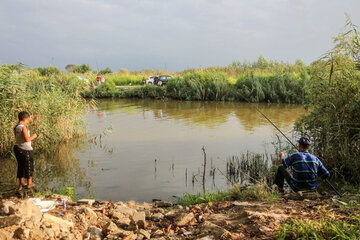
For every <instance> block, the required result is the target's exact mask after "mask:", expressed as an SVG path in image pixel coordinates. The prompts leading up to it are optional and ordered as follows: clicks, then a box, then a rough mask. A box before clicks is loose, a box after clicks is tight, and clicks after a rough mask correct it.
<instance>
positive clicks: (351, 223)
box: [276, 215, 360, 240]
mask: <svg viewBox="0 0 360 240" xmlns="http://www.w3.org/2000/svg"><path fill="white" fill-rule="evenodd" d="M276 235H277V239H319V240H321V239H324V240H325V239H359V238H360V216H359V215H354V216H352V217H351V218H349V219H344V220H342V219H338V218H336V217H335V216H330V217H328V218H326V219H321V220H296V219H291V220H290V222H288V223H287V224H285V225H283V226H282V227H281V230H280V231H278V232H277V233H276Z"/></svg>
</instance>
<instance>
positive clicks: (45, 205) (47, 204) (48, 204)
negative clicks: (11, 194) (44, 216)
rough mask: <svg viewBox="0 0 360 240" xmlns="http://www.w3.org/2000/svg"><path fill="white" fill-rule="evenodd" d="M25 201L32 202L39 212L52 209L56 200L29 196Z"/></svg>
mask: <svg viewBox="0 0 360 240" xmlns="http://www.w3.org/2000/svg"><path fill="white" fill-rule="evenodd" d="M25 201H29V202H32V203H34V204H35V206H37V207H38V208H39V209H40V211H41V212H47V211H50V210H53V209H54V208H55V207H56V201H41V199H40V198H29V199H27V200H25Z"/></svg>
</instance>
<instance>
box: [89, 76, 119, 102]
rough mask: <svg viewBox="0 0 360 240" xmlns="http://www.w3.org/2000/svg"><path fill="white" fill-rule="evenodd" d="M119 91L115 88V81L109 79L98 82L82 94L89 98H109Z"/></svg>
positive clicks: (116, 94)
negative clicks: (97, 84) (98, 83)
mask: <svg viewBox="0 0 360 240" xmlns="http://www.w3.org/2000/svg"><path fill="white" fill-rule="evenodd" d="M118 94H119V91H118V90H117V89H116V86H115V83H114V82H113V81H111V80H109V79H107V80H106V81H105V83H102V84H100V85H99V86H97V87H95V88H94V89H92V90H90V91H86V92H85V93H84V94H83V96H84V97H90V98H109V97H115V96H118Z"/></svg>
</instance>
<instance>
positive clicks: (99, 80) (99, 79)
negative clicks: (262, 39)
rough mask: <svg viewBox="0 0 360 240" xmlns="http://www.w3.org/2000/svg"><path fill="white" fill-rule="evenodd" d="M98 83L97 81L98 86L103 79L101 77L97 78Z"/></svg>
mask: <svg viewBox="0 0 360 240" xmlns="http://www.w3.org/2000/svg"><path fill="white" fill-rule="evenodd" d="M96 81H97V84H98V85H100V83H101V77H100V76H99V75H98V76H97V77H96Z"/></svg>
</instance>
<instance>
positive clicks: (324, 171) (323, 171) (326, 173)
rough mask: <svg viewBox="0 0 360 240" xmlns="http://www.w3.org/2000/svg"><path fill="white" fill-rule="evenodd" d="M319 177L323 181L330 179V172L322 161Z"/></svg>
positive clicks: (318, 172)
mask: <svg viewBox="0 0 360 240" xmlns="http://www.w3.org/2000/svg"><path fill="white" fill-rule="evenodd" d="M317 175H318V176H319V177H320V178H322V179H326V178H328V177H330V173H329V171H328V170H327V169H326V168H325V166H324V164H322V162H321V161H320V160H319V167H318V171H317Z"/></svg>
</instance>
